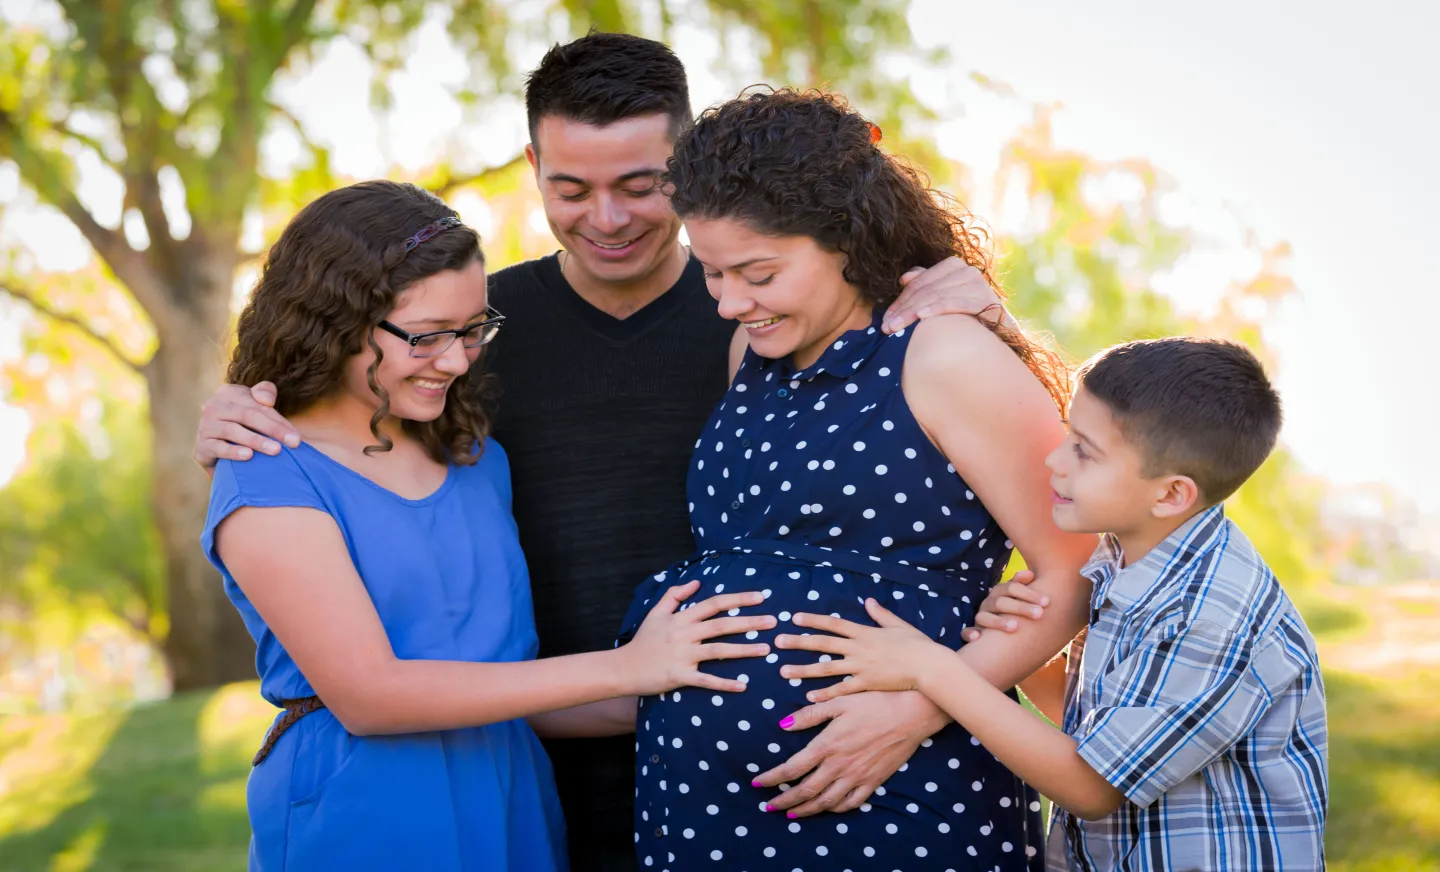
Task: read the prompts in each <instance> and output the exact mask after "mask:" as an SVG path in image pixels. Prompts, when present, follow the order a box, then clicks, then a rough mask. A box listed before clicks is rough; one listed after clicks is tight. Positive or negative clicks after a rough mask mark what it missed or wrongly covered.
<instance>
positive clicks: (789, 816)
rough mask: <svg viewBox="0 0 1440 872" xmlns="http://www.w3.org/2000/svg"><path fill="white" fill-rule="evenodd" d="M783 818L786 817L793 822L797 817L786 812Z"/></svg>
mask: <svg viewBox="0 0 1440 872" xmlns="http://www.w3.org/2000/svg"><path fill="white" fill-rule="evenodd" d="M785 816H786V817H787V818H789V819H790V820H792V821H793V820H795V818H797V817H799V815H797V814H795V812H793V811H787V812H785Z"/></svg>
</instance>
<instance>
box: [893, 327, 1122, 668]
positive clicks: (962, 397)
mask: <svg viewBox="0 0 1440 872" xmlns="http://www.w3.org/2000/svg"><path fill="white" fill-rule="evenodd" d="M913 329H914V330H915V336H914V338H913V339H911V340H910V348H909V350H908V351H907V353H906V357H905V370H904V372H903V374H902V381H901V384H902V387H903V389H904V391H905V398H906V400H907V401H908V402H909V404H910V408H911V409H912V410H913V411H914V413H915V417H916V419H917V420H918V421H919V422H920V426H921V427H923V428H924V429H925V432H926V434H927V435H929V437H930V439H931V440H932V441H933V442H934V443H935V445H936V446H937V447H939V448H940V450H941V451H942V452H943V453H944V454H945V456H946V457H947V458H949V459H950V462H951V463H952V464H953V465H954V466H955V470H956V472H958V473H959V474H960V476H961V477H962V478H963V479H965V482H966V483H967V484H968V485H969V487H970V488H971V490H973V491H974V492H975V495H976V496H977V497H978V498H979V499H980V501H981V502H983V503H984V504H985V508H986V509H987V510H989V512H990V514H991V515H993V516H994V518H995V520H996V522H997V523H998V524H999V525H1000V527H1001V529H1002V530H1004V535H1006V536H1008V537H1009V538H1010V540H1011V541H1012V542H1014V543H1015V546H1016V547H1017V548H1018V549H1019V551H1020V554H1021V555H1022V556H1023V557H1024V558H1025V563H1026V565H1027V566H1029V568H1030V569H1031V570H1033V571H1034V572H1035V581H1034V582H1033V583H1032V585H1031V586H1032V587H1033V588H1035V589H1036V590H1039V591H1042V592H1043V593H1044V594H1045V595H1047V596H1049V597H1050V606H1049V608H1047V609H1046V610H1045V616H1044V617H1043V618H1041V619H1040V620H1035V621H1023V622H1021V623H1022V626H1021V627H1020V628H1019V629H1017V630H1016V631H1015V632H1014V633H983V634H981V637H980V638H979V639H978V640H976V641H974V642H971V643H969V644H967V645H965V647H964V648H962V649H961V656H962V657H963V658H964V659H965V662H966V663H967V664H968V665H969V666H970V667H971V668H972V669H974V670H975V671H976V672H978V673H979V674H980V675H982V676H983V677H984V678H985V679H987V680H988V681H989V682H990V683H991V684H993V685H995V686H996V687H998V688H1001V689H1004V688H1009V687H1013V686H1014V685H1015V684H1016V683H1017V682H1019V681H1020V680H1021V679H1022V678H1025V677H1026V676H1028V675H1030V674H1031V673H1032V672H1034V671H1035V670H1037V669H1039V668H1040V667H1041V666H1043V665H1045V663H1046V662H1048V661H1049V660H1050V658H1051V657H1053V656H1054V655H1055V653H1056V652H1057V651H1059V650H1060V649H1061V648H1063V647H1064V646H1065V643H1067V642H1069V641H1070V640H1071V639H1072V638H1074V636H1075V634H1076V633H1077V632H1078V631H1079V630H1080V628H1081V627H1083V626H1085V623H1086V619H1087V617H1088V612H1089V603H1090V585H1089V584H1088V583H1087V582H1086V581H1085V580H1084V579H1083V577H1082V576H1081V575H1080V567H1081V566H1083V565H1084V564H1085V561H1086V560H1087V559H1088V558H1089V557H1090V554H1091V552H1093V551H1094V550H1095V545H1096V538H1095V537H1094V536H1091V535H1076V534H1073V533H1065V532H1063V531H1061V530H1060V529H1059V528H1058V527H1056V526H1055V523H1054V521H1053V520H1052V518H1051V514H1050V513H1051V505H1052V502H1051V495H1052V493H1053V491H1052V489H1051V487H1050V472H1049V470H1048V469H1046V467H1045V458H1046V456H1047V455H1049V453H1050V452H1051V451H1053V450H1054V449H1055V447H1056V446H1057V445H1059V444H1060V443H1061V441H1063V440H1064V438H1065V429H1064V424H1063V423H1062V422H1061V420H1060V413H1059V411H1058V410H1057V409H1056V408H1055V405H1054V403H1052V402H1051V400H1050V396H1049V394H1048V393H1047V392H1046V390H1045V388H1044V387H1043V386H1042V385H1041V384H1040V381H1039V379H1037V378H1036V377H1035V376H1034V375H1033V374H1032V373H1031V372H1030V370H1029V369H1028V368H1027V367H1026V366H1025V364H1024V363H1023V362H1022V361H1021V360H1020V359H1019V358H1018V357H1016V356H1015V353H1014V352H1013V351H1011V350H1010V348H1009V346H1007V345H1005V343H1003V342H1001V341H1000V339H999V338H998V337H996V336H995V334H993V333H991V332H990V330H988V329H987V328H986V327H985V326H984V325H982V324H980V323H979V322H978V321H976V320H975V319H974V318H970V317H967V316H963V315H938V316H935V317H933V318H929V319H926V320H925V321H922V322H920V323H919V324H917V325H916V326H915V327H914V328H913ZM999 532H1000V531H996V534H997V535H999Z"/></svg>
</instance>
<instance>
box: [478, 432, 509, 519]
mask: <svg viewBox="0 0 1440 872" xmlns="http://www.w3.org/2000/svg"><path fill="white" fill-rule="evenodd" d="M476 463H477V464H481V465H484V464H490V467H491V469H492V470H494V476H493V477H492V478H491V481H493V482H494V483H495V489H496V490H497V491H499V493H500V498H501V499H502V500H504V502H505V508H507V509H509V508H510V507H511V504H512V502H513V501H514V498H513V496H512V494H511V490H510V459H509V457H508V456H507V455H506V454H505V449H504V448H501V447H500V443H499V442H496V441H495V440H494V439H491V438H489V437H488V436H487V437H486V438H485V441H484V442H482V443H480V459H479V460H478V461H476Z"/></svg>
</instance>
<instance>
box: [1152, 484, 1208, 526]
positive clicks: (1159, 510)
mask: <svg viewBox="0 0 1440 872" xmlns="http://www.w3.org/2000/svg"><path fill="white" fill-rule="evenodd" d="M1161 486H1162V487H1164V491H1162V492H1161V495H1160V498H1159V499H1158V500H1156V501H1155V504H1154V505H1153V506H1151V507H1150V513H1151V514H1152V515H1154V516H1155V517H1157V518H1176V517H1179V516H1181V515H1184V514H1187V513H1188V512H1190V510H1191V509H1193V508H1194V507H1195V506H1197V505H1199V503H1200V488H1199V487H1198V486H1197V485H1196V484H1195V480H1194V479H1193V478H1191V477H1190V476H1188V475H1172V476H1169V477H1168V478H1166V479H1164V480H1163V481H1162V482H1161Z"/></svg>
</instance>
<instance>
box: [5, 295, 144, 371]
mask: <svg viewBox="0 0 1440 872" xmlns="http://www.w3.org/2000/svg"><path fill="white" fill-rule="evenodd" d="M0 293H3V294H5V295H7V296H9V297H11V298H12V299H16V300H19V301H21V302H23V303H25V304H26V305H28V306H29V307H30V308H32V309H34V310H35V311H37V312H39V313H40V314H41V315H44V316H45V317H46V318H49V319H50V320H52V321H56V322H58V323H61V324H65V325H68V326H70V327H74V328H75V329H76V330H79V331H80V332H81V333H84V334H85V335H86V336H88V337H90V339H91V340H92V341H94V342H95V343H97V344H98V345H100V347H101V348H104V349H105V350H106V351H108V352H110V355H111V356H112V357H114V358H115V359H116V360H118V361H120V362H121V363H123V364H125V366H126V367H128V368H129V369H130V370H131V371H133V372H134V373H135V374H136V375H142V376H143V375H144V374H145V364H143V363H141V362H139V361H137V360H135V359H133V358H131V357H130V356H129V355H128V354H126V353H125V352H124V351H122V350H121V348H120V346H118V345H116V344H115V340H113V339H111V338H110V337H108V336H106V335H104V334H103V333H101V332H100V331H98V330H96V329H95V328H94V327H92V326H90V324H89V323H88V322H86V321H85V320H84V319H83V318H80V317H79V316H78V315H72V314H70V313H68V312H61V311H60V310H59V309H56V308H55V307H53V306H51V305H50V304H49V303H46V302H44V301H43V300H41V299H40V298H39V296H38V295H37V294H36V293H35V292H34V291H32V290H30V289H28V288H22V287H19V286H18V285H17V284H16V283H15V282H14V281H12V280H9V279H5V280H0Z"/></svg>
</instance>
